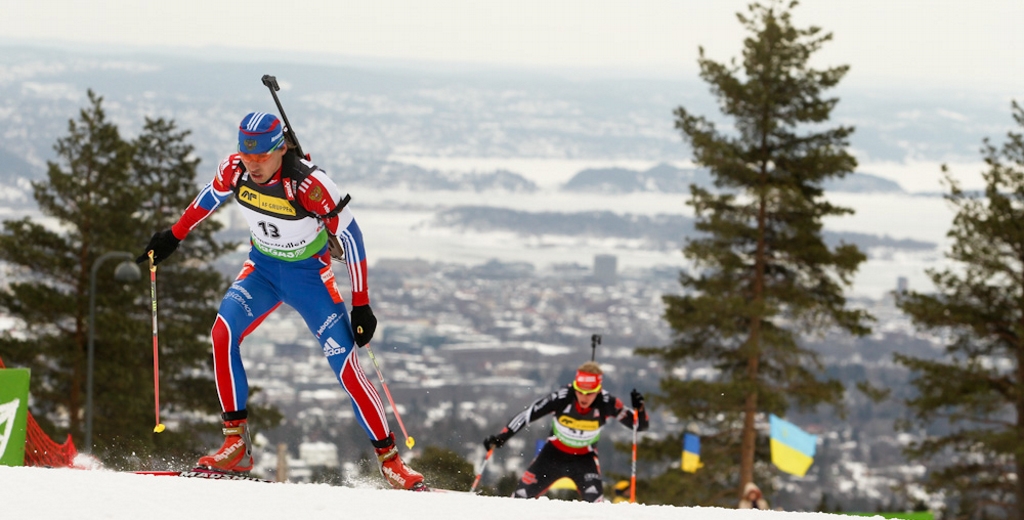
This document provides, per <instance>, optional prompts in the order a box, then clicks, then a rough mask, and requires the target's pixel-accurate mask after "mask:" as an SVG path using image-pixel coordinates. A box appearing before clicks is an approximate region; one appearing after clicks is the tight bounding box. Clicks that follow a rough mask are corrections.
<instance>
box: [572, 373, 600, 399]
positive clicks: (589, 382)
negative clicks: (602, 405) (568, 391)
mask: <svg viewBox="0 0 1024 520" xmlns="http://www.w3.org/2000/svg"><path fill="white" fill-rule="evenodd" d="M572 387H573V388H574V389H576V391H577V392H579V393H581V394H592V393H594V392H597V391H600V390H601V374H591V373H589V372H583V371H581V370H577V371H576V380H574V381H573V382H572Z"/></svg>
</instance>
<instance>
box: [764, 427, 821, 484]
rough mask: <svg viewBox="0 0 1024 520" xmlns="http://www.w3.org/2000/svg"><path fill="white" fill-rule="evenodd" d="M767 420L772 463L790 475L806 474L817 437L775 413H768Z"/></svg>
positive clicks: (812, 460)
mask: <svg viewBox="0 0 1024 520" xmlns="http://www.w3.org/2000/svg"><path fill="white" fill-rule="evenodd" d="M768 421H769V424H770V427H771V428H770V429H771V444H772V464H775V466H776V467H778V468H779V469H781V470H782V471H785V472H786V473H789V474H792V475H796V476H799V477H802V476H804V475H806V474H807V469H808V468H810V467H811V464H812V463H813V462H814V449H815V446H816V445H817V442H818V437H817V436H816V435H811V434H809V433H807V432H805V431H803V430H801V429H800V428H798V427H797V426H796V425H795V424H793V423H791V422H788V421H784V420H782V419H780V418H779V417H777V416H776V415H775V414H771V415H769V416H768Z"/></svg>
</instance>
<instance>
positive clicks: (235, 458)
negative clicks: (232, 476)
mask: <svg viewBox="0 0 1024 520" xmlns="http://www.w3.org/2000/svg"><path fill="white" fill-rule="evenodd" d="M224 436H225V437H227V438H226V439H224V445H223V446H221V447H220V449H219V450H217V452H216V453H214V454H213V455H207V456H205V457H200V458H199V465H200V466H205V467H207V468H211V469H215V470H218V471H233V472H243V471H249V470H251V469H252V441H251V440H250V439H249V425H248V424H247V423H246V419H238V420H235V421H224Z"/></svg>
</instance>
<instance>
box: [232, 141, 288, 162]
mask: <svg viewBox="0 0 1024 520" xmlns="http://www.w3.org/2000/svg"><path fill="white" fill-rule="evenodd" d="M280 148H281V145H280V144H279V145H277V146H275V147H273V148H271V149H270V150H269V151H267V152H263V153H244V152H238V155H239V156H240V157H241V158H242V160H243V161H245V162H253V163H264V162H267V161H269V160H270V158H271V157H273V156H274V152H276V151H278V150H279V149H280Z"/></svg>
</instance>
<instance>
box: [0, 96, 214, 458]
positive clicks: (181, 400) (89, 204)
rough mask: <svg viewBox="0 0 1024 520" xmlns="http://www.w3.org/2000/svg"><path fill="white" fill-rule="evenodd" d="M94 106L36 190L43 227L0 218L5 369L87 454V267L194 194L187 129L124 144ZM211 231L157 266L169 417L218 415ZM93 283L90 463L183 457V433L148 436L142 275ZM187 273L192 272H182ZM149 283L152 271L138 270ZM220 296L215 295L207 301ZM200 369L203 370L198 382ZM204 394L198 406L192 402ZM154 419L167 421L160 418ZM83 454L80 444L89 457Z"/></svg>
mask: <svg viewBox="0 0 1024 520" xmlns="http://www.w3.org/2000/svg"><path fill="white" fill-rule="evenodd" d="M88 98H89V106H88V107H87V108H84V109H82V110H81V111H80V113H79V117H78V119H77V120H74V119H73V120H70V121H69V122H68V135H67V136H65V137H62V138H60V139H58V140H57V143H56V144H55V145H54V150H55V151H56V154H57V159H58V160H57V161H52V162H49V163H48V170H47V179H46V180H45V181H40V182H34V183H33V190H34V197H35V199H36V201H37V202H38V204H39V209H40V211H41V213H42V214H43V215H45V216H47V217H49V220H50V222H52V225H46V224H43V223H40V222H33V221H31V220H30V219H29V218H28V217H26V218H23V219H20V220H13V221H5V222H4V223H3V231H2V233H0V260H2V261H4V262H7V263H8V264H9V265H11V266H14V267H16V272H17V273H19V276H18V278H17V279H16V280H12V281H11V282H10V283H9V284H7V286H6V287H2V288H0V309H3V310H4V311H5V312H6V313H7V314H9V315H10V316H12V317H14V318H15V319H16V322H17V323H18V325H17V326H16V327H15V328H14V329H13V330H11V331H8V332H6V333H4V334H3V335H0V355H2V356H3V357H4V359H5V362H6V363H7V364H8V366H21V367H28V368H30V369H31V370H32V388H31V393H32V396H33V400H32V407H33V409H32V411H33V414H34V415H35V416H36V417H37V419H39V421H40V423H41V424H42V425H43V427H44V429H45V430H46V431H47V432H48V433H50V435H52V436H54V437H55V438H58V439H59V438H61V437H63V435H65V434H67V433H71V434H72V436H73V438H74V439H75V441H76V444H77V445H78V446H80V448H85V447H83V446H82V441H83V433H84V419H85V410H84V408H85V396H86V392H87V389H86V379H87V363H86V361H87V347H88V334H89V330H88V316H89V310H90V308H89V307H90V306H89V285H90V280H91V270H92V267H93V265H94V264H95V262H96V260H97V259H98V258H99V257H100V256H101V255H103V254H105V253H107V252H112V251H125V252H129V253H134V254H138V253H141V252H142V249H143V248H144V246H145V244H146V243H147V241H148V239H149V236H150V235H151V234H152V232H153V230H154V229H158V225H161V223H162V225H163V226H164V227H166V225H167V223H168V222H169V221H170V219H171V218H172V217H171V216H170V215H168V214H167V211H164V210H158V209H156V208H166V207H169V206H171V205H173V206H175V207H176V211H178V212H180V210H181V208H183V207H184V206H185V205H186V204H188V202H189V201H190V195H185V194H184V193H185V192H186V189H185V185H190V187H189V190H191V191H194V190H195V188H194V182H195V167H196V164H197V163H198V161H197V160H194V159H192V158H191V157H190V154H191V150H192V148H191V146H189V145H187V144H185V143H184V142H183V139H184V137H185V136H186V135H187V132H181V133H175V132H174V126H173V123H166V122H163V121H162V120H161V121H147V124H146V128H145V131H144V133H143V134H142V135H141V136H140V137H139V139H138V141H137V143H131V142H127V141H125V140H124V139H122V138H121V136H120V133H119V131H118V129H117V127H116V126H115V125H114V124H112V123H111V122H109V121H108V120H107V119H106V114H105V112H104V110H103V108H102V97H99V96H97V95H96V94H95V93H93V92H92V91H91V90H90V91H89V92H88ZM211 224H213V225H212V226H208V231H207V232H206V233H203V234H199V235H197V236H195V237H194V238H192V237H190V244H189V247H184V246H183V248H182V249H183V251H181V254H180V255H179V256H177V258H173V259H171V260H169V261H168V262H167V263H164V264H161V273H163V272H164V270H165V266H166V272H167V274H166V275H164V274H161V277H163V278H164V279H166V278H170V279H173V280H174V281H173V283H162V284H159V289H158V290H159V293H160V304H159V309H160V311H161V315H160V320H159V324H160V340H161V359H160V361H161V367H160V368H161V388H162V389H163V390H164V391H163V392H162V393H161V404H162V405H164V407H163V408H164V412H165V413H167V412H173V411H185V410H199V411H205V412H210V417H213V418H216V413H215V412H216V409H217V403H216V400H215V399H211V398H210V397H209V396H212V395H215V393H214V390H213V385H212V381H211V379H210V375H209V371H208V361H207V360H208V357H209V347H208V342H207V340H206V338H207V337H208V334H209V327H210V324H211V323H212V322H213V318H214V316H215V314H216V307H215V302H216V301H217V300H216V299H215V298H216V297H219V292H220V291H221V290H222V288H223V287H224V285H225V282H224V281H223V280H222V279H221V277H220V276H219V275H217V274H216V273H213V272H212V271H210V270H209V269H208V268H207V266H206V265H205V262H208V261H209V260H211V259H212V258H214V257H215V256H216V255H218V254H220V253H222V252H223V251H224V247H225V245H224V244H219V243H217V242H216V241H214V240H213V237H212V232H213V231H214V230H215V228H216V223H211ZM100 267H101V269H100V270H99V271H98V272H97V276H96V280H95V282H96V295H95V307H94V309H95V316H96V319H95V331H94V335H93V336H94V346H95V359H96V362H95V370H94V427H93V444H94V446H95V451H94V454H96V455H98V456H100V457H101V458H104V459H107V460H108V461H110V462H115V463H116V462H117V460H118V459H119V458H120V455H119V454H126V453H134V456H135V457H140V456H152V455H160V454H170V453H175V454H181V453H182V452H183V450H187V449H191V448H192V447H193V446H195V445H196V444H197V437H196V433H195V431H194V430H193V429H192V428H189V427H172V428H169V429H168V431H167V432H166V433H164V434H161V435H160V436H156V435H154V434H153V433H152V425H153V420H154V406H153V405H154V395H153V349H152V340H151V338H152V328H151V314H150V294H149V277H148V276H143V279H142V280H140V281H138V282H136V283H130V284H124V283H121V282H117V281H115V280H114V279H113V276H111V275H110V273H111V272H112V271H113V267H114V265H113V264H112V263H110V264H101V265H100ZM185 273H187V274H185ZM146 274H147V275H148V273H146ZM215 295H216V296H215ZM204 369H206V371H205V374H204ZM203 390H205V392H206V399H205V400H200V399H199V398H198V395H199V394H198V392H202V391H203ZM162 418H166V416H164V415H162ZM86 449H87V448H86Z"/></svg>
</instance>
